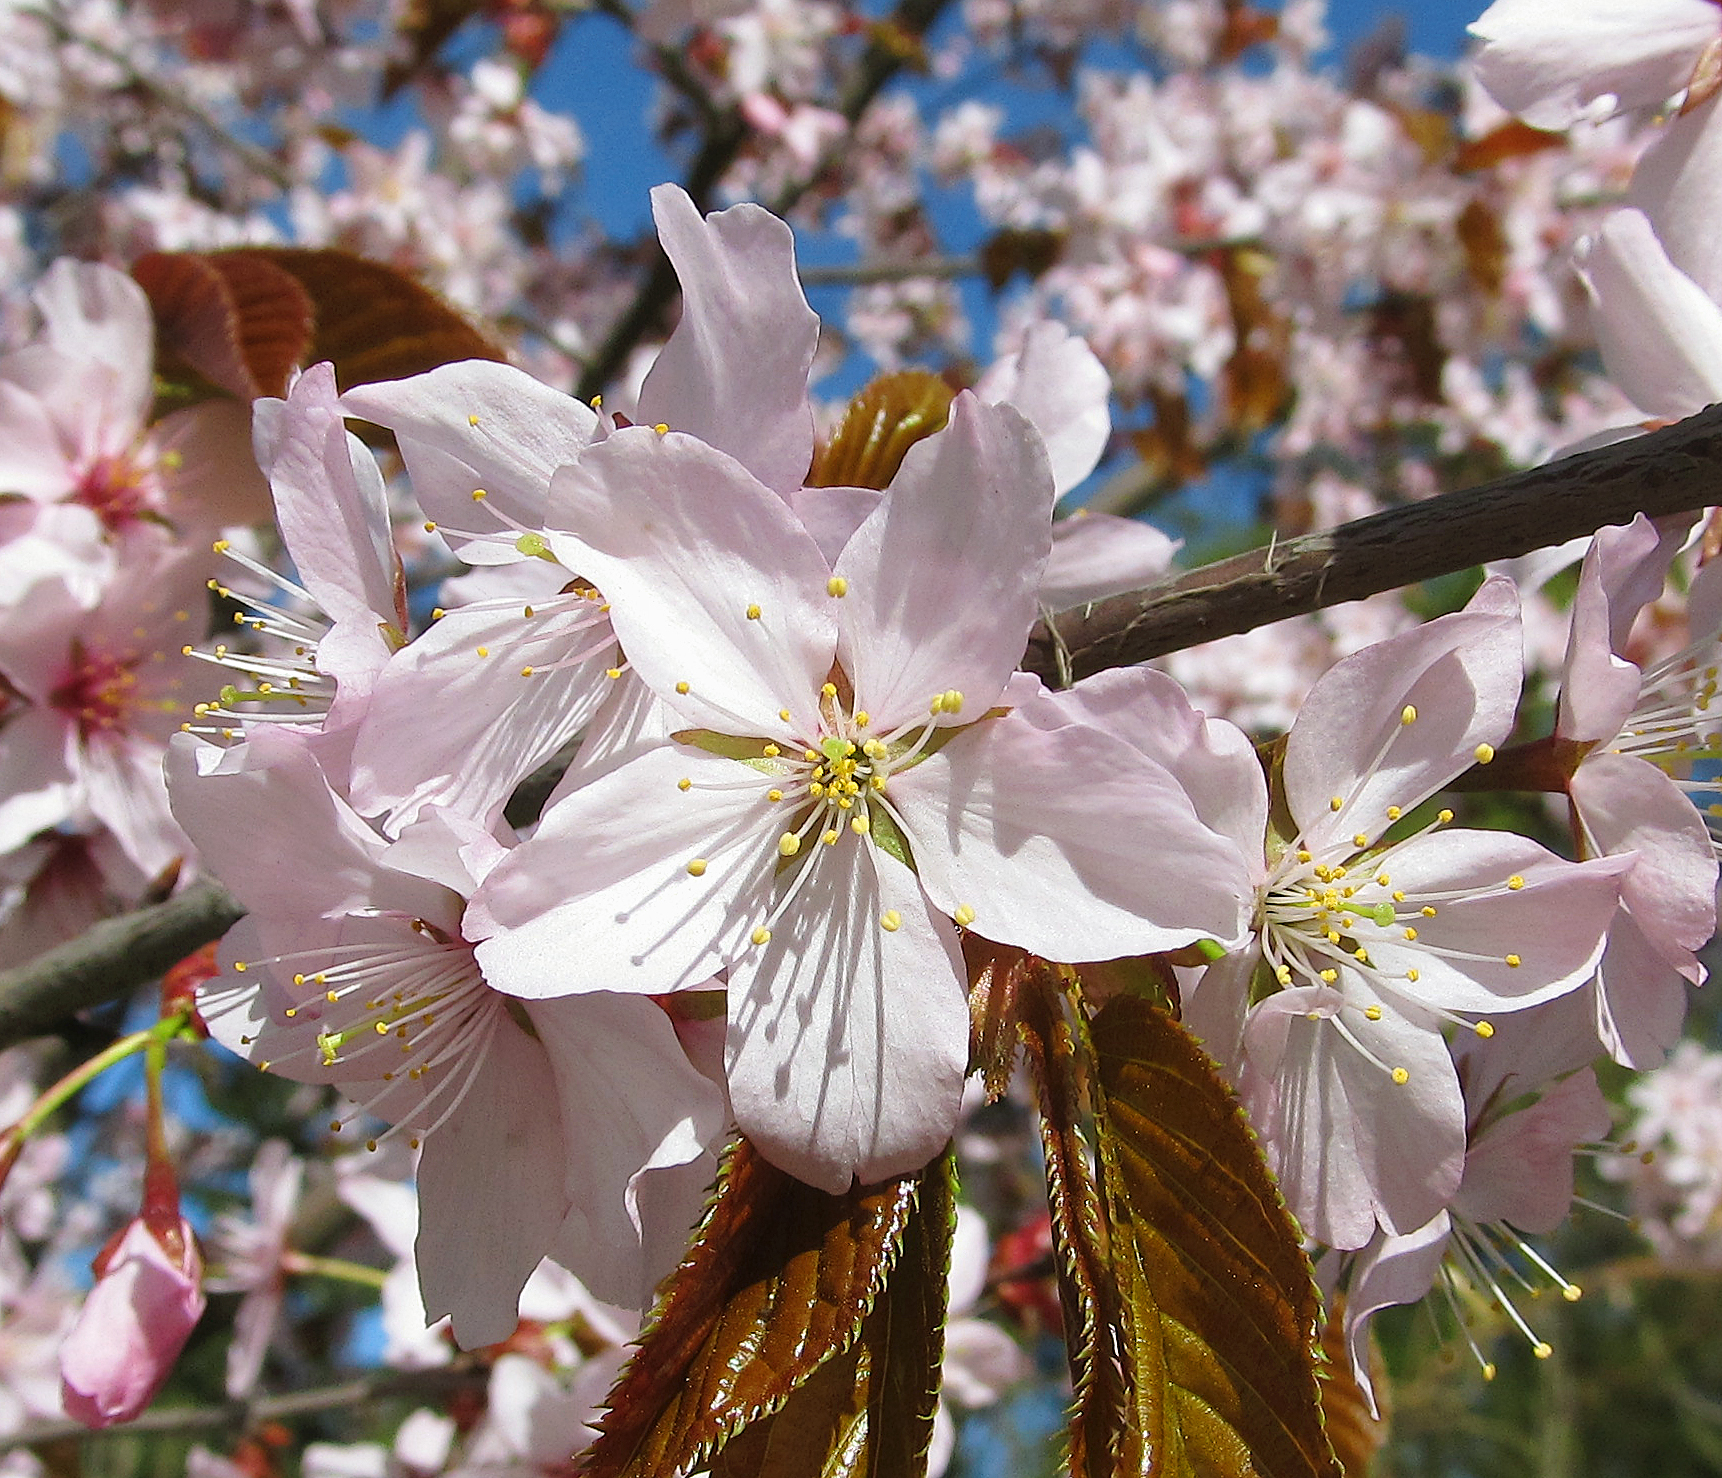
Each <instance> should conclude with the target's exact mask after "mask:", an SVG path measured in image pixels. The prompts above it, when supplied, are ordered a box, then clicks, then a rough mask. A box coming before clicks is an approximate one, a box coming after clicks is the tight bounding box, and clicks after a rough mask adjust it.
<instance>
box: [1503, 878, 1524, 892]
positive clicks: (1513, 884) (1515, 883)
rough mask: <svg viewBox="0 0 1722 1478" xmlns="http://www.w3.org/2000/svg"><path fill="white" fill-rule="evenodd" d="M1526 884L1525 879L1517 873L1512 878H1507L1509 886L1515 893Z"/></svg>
mask: <svg viewBox="0 0 1722 1478" xmlns="http://www.w3.org/2000/svg"><path fill="white" fill-rule="evenodd" d="M1524 886H1525V880H1524V879H1523V878H1522V877H1520V876H1519V875H1518V874H1517V873H1514V874H1513V875H1512V876H1511V877H1510V878H1508V879H1507V887H1508V888H1509V889H1510V890H1511V891H1512V892H1514V893H1517V892H1518V891H1519V889H1520V888H1522V887H1524Z"/></svg>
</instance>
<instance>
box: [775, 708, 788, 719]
mask: <svg viewBox="0 0 1722 1478" xmlns="http://www.w3.org/2000/svg"><path fill="white" fill-rule="evenodd" d="M777 716H778V717H779V718H780V719H782V720H783V721H784V723H788V722H789V710H788V709H787V708H780V709H778V710H777Z"/></svg>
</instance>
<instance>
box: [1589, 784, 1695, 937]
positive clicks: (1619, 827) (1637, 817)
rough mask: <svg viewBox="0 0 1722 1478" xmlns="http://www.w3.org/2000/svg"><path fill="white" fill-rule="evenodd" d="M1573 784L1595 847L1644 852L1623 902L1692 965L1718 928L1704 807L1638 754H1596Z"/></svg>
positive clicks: (1625, 884) (1626, 881)
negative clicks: (1701, 810) (1692, 957)
mask: <svg viewBox="0 0 1722 1478" xmlns="http://www.w3.org/2000/svg"><path fill="white" fill-rule="evenodd" d="M1567 790H1568V794H1569V795H1570V796H1571V797H1572V801H1573V805H1574V806H1575V807H1576V809H1577V811H1578V815H1579V820H1580V823H1581V824H1582V826H1583V828H1584V833H1585V836H1586V839H1587V841H1586V845H1587V848H1590V849H1594V854H1595V855H1614V854H1620V853H1627V852H1631V853H1634V854H1636V856H1637V861H1636V863H1635V864H1634V866H1633V868H1632V870H1631V871H1630V872H1628V873H1627V874H1626V876H1625V877H1623V878H1622V879H1621V885H1620V897H1621V901H1622V902H1623V903H1624V904H1626V906H1627V907H1629V908H1630V909H1631V910H1632V913H1633V917H1635V918H1636V919H1637V920H1638V922H1639V926H1640V927H1641V928H1643V929H1644V930H1645V931H1646V932H1647V934H1648V935H1649V936H1650V938H1652V939H1653V940H1656V941H1659V943H1660V947H1661V949H1662V951H1663V955H1664V958H1666V959H1667V960H1668V962H1669V963H1670V964H1675V965H1678V964H1681V963H1689V962H1690V955H1691V952H1692V951H1693V950H1697V949H1702V948H1703V947H1704V944H1705V943H1706V941H1708V940H1709V938H1710V936H1711V935H1712V934H1714V933H1715V932H1716V872H1717V869H1716V854H1715V851H1714V850H1713V849H1712V847H1711V845H1710V834H1709V832H1708V830H1707V829H1706V827H1705V825H1704V818H1703V817H1702V816H1701V815H1699V813H1698V809H1697V807H1695V806H1694V805H1693V804H1692V802H1691V801H1690V800H1689V799H1687V797H1686V796H1685V795H1684V794H1683V793H1682V792H1681V790H1680V788H1679V787H1678V786H1677V785H1675V784H1674V782H1673V781H1672V780H1670V779H1669V778H1668V776H1667V775H1665V774H1663V772H1662V771H1661V770H1659V769H1657V767H1656V766H1655V765H1653V764H1650V763H1649V762H1648V761H1646V760H1641V759H1639V758H1637V757H1636V756H1634V755H1626V754H1600V753H1592V754H1590V755H1589V756H1587V757H1586V759H1585V761H1584V763H1583V764H1581V765H1580V766H1579V767H1578V770H1577V771H1576V772H1575V773H1574V775H1573V778H1572V780H1571V782H1570V783H1569V785H1568V788H1567Z"/></svg>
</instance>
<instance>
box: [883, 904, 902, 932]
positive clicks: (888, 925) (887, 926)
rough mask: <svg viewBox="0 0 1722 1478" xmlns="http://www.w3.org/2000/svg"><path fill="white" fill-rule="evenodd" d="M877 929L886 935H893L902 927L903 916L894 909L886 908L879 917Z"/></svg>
mask: <svg viewBox="0 0 1722 1478" xmlns="http://www.w3.org/2000/svg"><path fill="white" fill-rule="evenodd" d="M879 927H880V928H881V929H883V930H884V931H885V932H886V933H887V934H895V933H896V932H897V931H898V930H899V929H901V928H902V927H903V916H902V914H900V913H898V912H897V910H896V909H894V908H888V909H886V910H885V912H884V913H882V914H881V915H880V916H879Z"/></svg>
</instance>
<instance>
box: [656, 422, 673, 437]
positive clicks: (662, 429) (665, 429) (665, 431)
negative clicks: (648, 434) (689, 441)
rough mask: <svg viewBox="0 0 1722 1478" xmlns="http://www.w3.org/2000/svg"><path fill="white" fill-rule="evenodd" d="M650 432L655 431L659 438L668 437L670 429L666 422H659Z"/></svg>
mask: <svg viewBox="0 0 1722 1478" xmlns="http://www.w3.org/2000/svg"><path fill="white" fill-rule="evenodd" d="M652 430H654V431H656V432H657V433H658V435H659V436H668V435H669V434H670V427H669V423H668V422H667V421H659V422H658V424H657V425H656V426H654V427H652Z"/></svg>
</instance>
